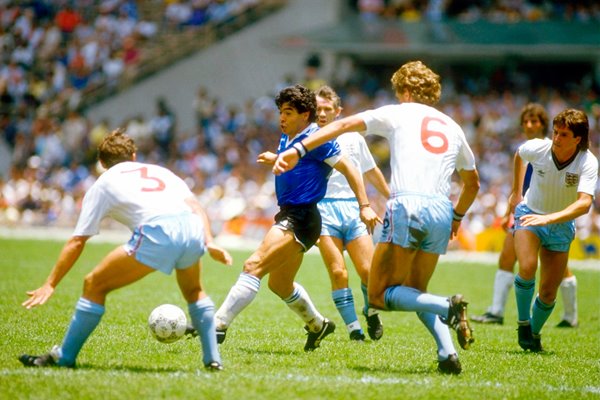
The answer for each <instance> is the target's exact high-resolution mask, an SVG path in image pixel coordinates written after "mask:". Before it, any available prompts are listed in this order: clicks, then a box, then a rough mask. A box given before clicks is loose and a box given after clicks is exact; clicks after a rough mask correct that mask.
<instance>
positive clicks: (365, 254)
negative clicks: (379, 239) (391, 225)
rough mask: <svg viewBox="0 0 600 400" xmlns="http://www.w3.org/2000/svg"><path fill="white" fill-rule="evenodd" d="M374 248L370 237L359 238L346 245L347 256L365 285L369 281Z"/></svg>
mask: <svg viewBox="0 0 600 400" xmlns="http://www.w3.org/2000/svg"><path fill="white" fill-rule="evenodd" d="M374 248H375V245H374V244H373V239H372V238H371V236H370V235H364V236H359V237H357V238H356V239H354V240H352V241H350V242H349V243H348V244H347V245H346V249H347V250H348V255H349V256H350V259H351V260H352V263H353V264H354V268H356V272H357V273H358V276H359V277H360V280H361V281H362V282H363V283H367V282H368V280H369V270H370V269H371V262H372V261H373V250H374Z"/></svg>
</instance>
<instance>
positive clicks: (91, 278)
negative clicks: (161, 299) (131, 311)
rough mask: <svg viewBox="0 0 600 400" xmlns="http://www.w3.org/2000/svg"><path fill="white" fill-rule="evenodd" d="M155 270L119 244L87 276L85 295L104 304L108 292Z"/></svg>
mask: <svg viewBox="0 0 600 400" xmlns="http://www.w3.org/2000/svg"><path fill="white" fill-rule="evenodd" d="M154 271H156V270H155V269H153V268H150V267H148V266H147V265H144V264H142V263H141V262H139V261H137V260H136V259H135V257H134V256H130V255H128V254H127V252H126V251H125V249H123V247H122V246H119V247H117V248H116V249H114V250H113V251H111V252H110V253H108V255H106V257H104V259H102V261H101V262H100V263H99V264H98V265H97V266H96V267H95V268H94V269H93V270H92V271H91V272H90V273H89V274H88V275H87V276H86V278H85V284H84V297H85V298H87V299H89V300H91V301H99V302H100V301H101V304H103V302H104V296H105V295H106V293H108V292H110V291H112V290H115V289H119V288H121V287H123V286H126V285H129V284H131V283H133V282H136V281H138V280H140V279H142V278H143V277H144V276H146V275H148V274H150V273H152V272H154Z"/></svg>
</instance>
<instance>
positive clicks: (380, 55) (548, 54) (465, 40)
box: [278, 16, 600, 63]
mask: <svg viewBox="0 0 600 400" xmlns="http://www.w3.org/2000/svg"><path fill="white" fill-rule="evenodd" d="M278 44H279V45H280V46H283V47H287V48H303V49H309V50H313V51H322V50H327V51H333V52H336V53H343V54H351V55H355V56H358V57H360V58H371V59H378V60H381V61H385V60H386V59H396V60H397V58H398V56H399V53H400V55H402V56H405V57H424V56H432V57H439V58H444V59H460V60H462V61H467V60H468V59H471V60H477V59H480V58H481V57H485V58H486V59H490V60H492V59H503V58H509V57H519V58H524V59H530V60H535V59H537V60H561V61H591V62H595V63H598V62H600V25H599V24H597V23H594V22H590V23H575V22H562V21H541V22H535V23H532V22H519V23H491V22H486V21H477V22H472V23H464V22H413V23H407V22H400V21H380V22H365V21H362V20H361V19H360V18H359V17H357V16H346V17H345V18H344V20H343V21H340V22H339V23H338V24H336V25H333V26H328V27H323V28H321V29H318V30H312V31H310V32H302V33H298V34H295V35H288V36H286V37H283V38H281V39H280V40H279V42H278Z"/></svg>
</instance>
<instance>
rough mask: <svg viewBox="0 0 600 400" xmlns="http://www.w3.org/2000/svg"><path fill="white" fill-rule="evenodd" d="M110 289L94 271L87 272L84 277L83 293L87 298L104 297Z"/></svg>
mask: <svg viewBox="0 0 600 400" xmlns="http://www.w3.org/2000/svg"><path fill="white" fill-rule="evenodd" d="M109 291H110V290H109V289H108V288H107V287H106V286H105V285H103V284H102V282H101V280H99V279H98V278H97V276H96V275H95V274H94V273H93V272H90V273H89V274H87V275H86V276H85V278H84V279H83V295H84V297H85V298H88V299H97V298H104V297H105V296H106V294H107V293H108V292H109Z"/></svg>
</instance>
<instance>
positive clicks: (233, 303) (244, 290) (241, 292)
mask: <svg viewBox="0 0 600 400" xmlns="http://www.w3.org/2000/svg"><path fill="white" fill-rule="evenodd" d="M258 289H260V279H258V278H257V277H255V276H252V275H249V274H246V273H244V272H242V273H241V274H240V276H239V278H238V280H237V282H236V283H235V284H234V285H233V286H232V288H231V289H230V290H229V293H228V294H227V297H226V298H225V301H224V302H223V304H221V307H219V310H217V312H216V313H215V327H216V328H217V329H227V328H228V327H229V325H230V324H231V322H233V319H234V318H235V317H237V315H238V314H239V313H241V312H242V310H243V309H244V308H246V307H247V306H248V305H249V304H250V303H252V300H254V298H255V297H256V293H258Z"/></svg>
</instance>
